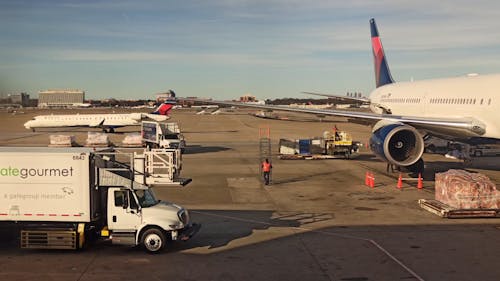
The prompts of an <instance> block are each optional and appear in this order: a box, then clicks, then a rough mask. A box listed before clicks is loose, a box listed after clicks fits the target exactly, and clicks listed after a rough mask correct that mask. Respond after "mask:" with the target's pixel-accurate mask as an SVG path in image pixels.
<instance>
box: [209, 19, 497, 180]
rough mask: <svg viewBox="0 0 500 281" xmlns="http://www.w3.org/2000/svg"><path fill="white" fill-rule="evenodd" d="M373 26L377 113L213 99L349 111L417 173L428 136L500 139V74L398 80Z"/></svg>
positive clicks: (374, 144)
mask: <svg viewBox="0 0 500 281" xmlns="http://www.w3.org/2000/svg"><path fill="white" fill-rule="evenodd" d="M370 28H371V42H372V48H373V56H374V64H375V82H376V89H375V90H374V91H373V92H372V93H371V94H370V100H369V101H370V109H371V111H372V113H366V112H352V111H349V112H348V111H341V110H318V109H303V108H291V107H283V106H271V105H249V104H245V103H234V102H215V101H213V103H218V104H227V105H232V106H235V105H236V106H245V107H255V108H263V109H273V110H282V111H294V112H302V113H310V114H320V115H335V116H344V117H347V118H349V119H353V120H354V121H355V120H358V122H359V121H361V122H363V123H369V124H371V125H372V126H373V129H372V136H371V138H370V149H371V150H372V151H373V153H374V154H375V155H377V157H379V158H381V159H382V160H384V161H387V162H388V163H391V164H395V165H398V166H403V167H406V168H407V169H409V170H410V171H412V172H422V171H423V167H424V161H423V159H422V155H423V152H424V136H426V135H433V136H437V137H440V138H443V139H448V140H455V141H460V142H465V143H469V144H477V143H491V142H499V141H500V122H498V116H499V112H500V107H499V104H500V101H499V99H500V96H499V89H500V74H491V75H484V76H483V75H468V76H464V77H454V78H445V79H432V80H423V81H417V82H395V81H394V79H393V78H392V75H391V73H390V71H389V65H388V64H387V59H386V57H385V54H384V49H383V47H382V43H381V41H380V38H379V33H378V29H377V25H376V23H375V20H374V19H371V20H370Z"/></svg>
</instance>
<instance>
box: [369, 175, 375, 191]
mask: <svg viewBox="0 0 500 281" xmlns="http://www.w3.org/2000/svg"><path fill="white" fill-rule="evenodd" d="M370 187H371V188H374V187H375V175H374V174H373V173H372V174H371V176H370Z"/></svg>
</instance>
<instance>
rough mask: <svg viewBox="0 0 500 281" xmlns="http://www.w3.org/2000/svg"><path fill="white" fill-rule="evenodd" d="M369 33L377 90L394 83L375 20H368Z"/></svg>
mask: <svg viewBox="0 0 500 281" xmlns="http://www.w3.org/2000/svg"><path fill="white" fill-rule="evenodd" d="M370 31H371V37H372V51H373V61H374V65H375V84H376V85H377V88H378V87H380V86H384V85H386V84H390V83H394V79H392V75H391V71H390V70H389V65H388V64H387V59H386V57H385V53H384V47H383V46H382V41H380V37H379V33H378V29H377V24H376V23H375V19H370Z"/></svg>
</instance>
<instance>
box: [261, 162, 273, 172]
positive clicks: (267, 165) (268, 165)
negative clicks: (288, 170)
mask: <svg viewBox="0 0 500 281" xmlns="http://www.w3.org/2000/svg"><path fill="white" fill-rule="evenodd" d="M262 171H263V172H270V171H271V163H266V162H263V163H262Z"/></svg>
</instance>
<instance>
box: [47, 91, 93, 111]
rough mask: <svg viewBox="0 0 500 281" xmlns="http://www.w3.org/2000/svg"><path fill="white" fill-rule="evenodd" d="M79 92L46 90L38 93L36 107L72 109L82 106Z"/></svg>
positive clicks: (81, 95) (82, 97)
mask: <svg viewBox="0 0 500 281" xmlns="http://www.w3.org/2000/svg"><path fill="white" fill-rule="evenodd" d="M84 100H85V92H84V91H81V90H46V91H40V92H38V107H73V106H78V105H81V104H83V102H84Z"/></svg>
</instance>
